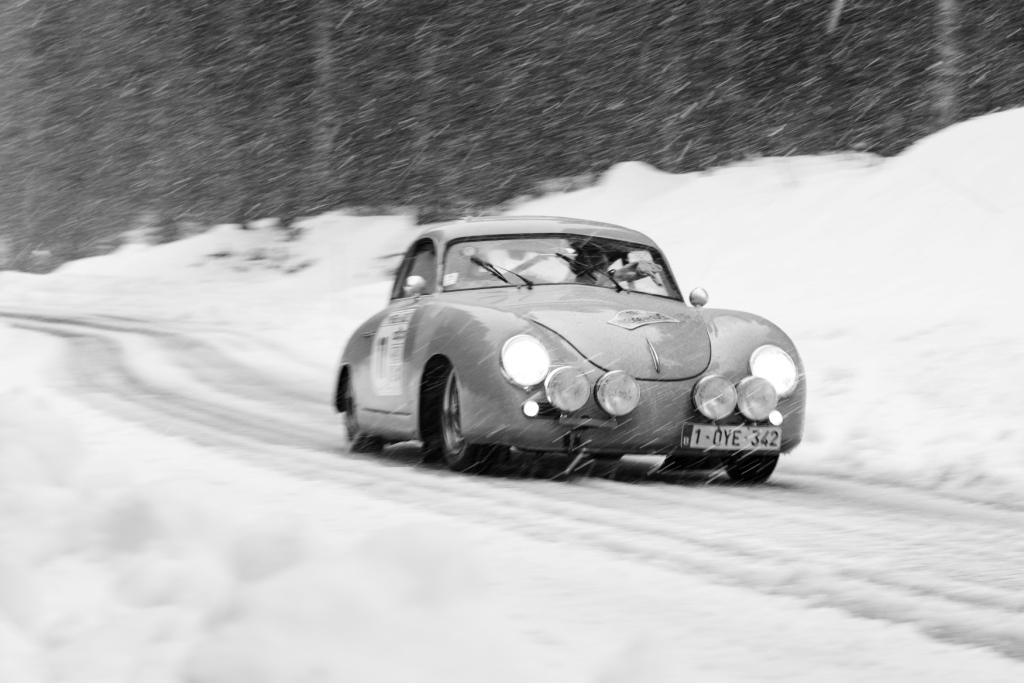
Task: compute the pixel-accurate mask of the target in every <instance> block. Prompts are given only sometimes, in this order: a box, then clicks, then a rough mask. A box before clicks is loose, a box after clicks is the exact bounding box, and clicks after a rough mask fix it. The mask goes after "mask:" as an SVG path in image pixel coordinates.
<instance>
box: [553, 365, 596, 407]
mask: <svg viewBox="0 0 1024 683" xmlns="http://www.w3.org/2000/svg"><path fill="white" fill-rule="evenodd" d="M544 391H545V393H547V396H548V401H549V402H550V403H551V405H553V406H554V407H556V408H558V409H559V410H564V411H566V412H572V411H574V410H579V409H580V408H582V407H583V404H585V403H586V402H587V399H588V398H590V383H589V382H588V381H587V378H586V377H584V376H583V373H582V372H580V371H579V370H577V369H576V368H568V367H562V368H555V369H554V370H552V371H551V374H550V375H548V378H547V379H546V380H544Z"/></svg>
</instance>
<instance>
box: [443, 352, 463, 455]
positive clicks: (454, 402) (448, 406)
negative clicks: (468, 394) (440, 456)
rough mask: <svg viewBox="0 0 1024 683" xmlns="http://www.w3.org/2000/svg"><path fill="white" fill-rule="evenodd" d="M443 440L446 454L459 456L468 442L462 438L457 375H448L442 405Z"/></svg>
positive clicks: (452, 373)
mask: <svg viewBox="0 0 1024 683" xmlns="http://www.w3.org/2000/svg"><path fill="white" fill-rule="evenodd" d="M441 438H442V439H444V450H445V454H446V455H447V454H451V455H457V454H459V453H461V452H462V448H463V446H464V445H465V443H466V441H465V439H464V438H463V437H462V419H461V417H460V405H459V385H458V382H456V381H455V373H454V372H451V373H450V374H449V375H448V381H447V382H446V383H445V386H444V400H443V401H442V403H441Z"/></svg>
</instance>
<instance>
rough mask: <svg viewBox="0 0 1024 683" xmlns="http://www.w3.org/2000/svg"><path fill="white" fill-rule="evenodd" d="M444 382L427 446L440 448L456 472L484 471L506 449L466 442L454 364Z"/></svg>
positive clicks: (498, 458)
mask: <svg viewBox="0 0 1024 683" xmlns="http://www.w3.org/2000/svg"><path fill="white" fill-rule="evenodd" d="M443 386H444V389H443V391H442V394H441V401H440V407H439V409H438V412H437V418H436V419H437V422H436V426H435V429H434V430H433V435H432V436H433V438H432V443H431V444H428V450H431V449H433V450H436V451H439V452H440V455H441V457H443V458H444V461H445V463H447V465H448V467H449V468H451V469H452V470H455V471H456V472H485V471H487V470H488V469H489V468H490V466H491V465H492V464H493V463H494V462H496V461H497V460H500V459H501V457H502V455H504V454H505V453H506V452H507V451H508V449H507V448H504V447H502V446H493V445H488V444H471V443H467V442H466V437H465V435H464V434H463V433H462V402H461V398H460V394H459V380H458V377H457V376H456V374H455V369H454V368H451V367H449V368H448V371H447V374H446V376H445V379H444V385H443Z"/></svg>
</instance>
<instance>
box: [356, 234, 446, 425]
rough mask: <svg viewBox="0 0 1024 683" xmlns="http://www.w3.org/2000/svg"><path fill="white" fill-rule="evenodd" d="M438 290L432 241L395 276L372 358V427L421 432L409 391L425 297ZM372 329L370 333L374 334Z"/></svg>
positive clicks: (413, 252)
mask: <svg viewBox="0 0 1024 683" xmlns="http://www.w3.org/2000/svg"><path fill="white" fill-rule="evenodd" d="M436 291H437V252H436V249H435V246H434V243H433V241H432V240H430V239H422V240H419V241H417V242H416V243H414V244H413V245H412V247H410V248H409V251H408V252H406V254H405V257H404V258H403V259H402V263H401V265H400V266H399V268H398V272H397V273H396V276H395V282H394V285H393V287H392V290H391V301H390V303H389V304H388V306H387V308H386V309H385V310H384V312H383V315H382V316H381V318H380V322H379V323H378V324H377V328H376V330H373V331H372V333H373V339H372V344H371V347H370V357H369V364H368V370H369V373H368V374H369V386H370V392H369V396H368V400H367V401H366V407H367V412H369V413H370V415H367V417H368V424H367V426H368V427H370V426H371V425H372V426H374V427H379V428H380V429H382V430H384V431H386V432H389V433H395V432H394V430H398V431H400V432H402V433H406V432H408V431H409V430H412V431H415V428H416V425H415V420H414V419H413V414H412V411H413V406H414V405H415V401H414V400H413V399H414V397H413V396H411V395H409V392H408V391H407V385H408V379H409V377H411V376H412V374H411V373H413V372H414V370H415V368H414V367H410V365H412V364H414V362H415V353H414V351H415V346H414V341H415V337H416V323H417V319H418V315H417V314H418V313H419V311H420V309H421V307H422V304H423V300H424V298H425V297H432V296H433V295H434V294H435V293H436ZM370 332H371V331H370V330H368V331H367V332H366V334H368V335H369V334H370Z"/></svg>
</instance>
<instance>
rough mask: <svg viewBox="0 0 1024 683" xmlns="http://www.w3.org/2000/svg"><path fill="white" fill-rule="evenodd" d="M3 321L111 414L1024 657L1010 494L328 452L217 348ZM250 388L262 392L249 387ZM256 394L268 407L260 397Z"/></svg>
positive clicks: (119, 330)
mask: <svg viewBox="0 0 1024 683" xmlns="http://www.w3.org/2000/svg"><path fill="white" fill-rule="evenodd" d="M15 324H17V325H19V326H22V327H27V328H30V329H36V330H40V331H46V332H49V333H51V334H58V335H61V336H64V337H65V338H67V339H68V340H69V342H70V349H69V351H70V353H71V354H72V356H71V357H70V358H69V372H70V375H71V377H72V379H73V381H74V382H75V383H76V385H77V386H78V388H79V389H80V390H82V391H84V392H86V393H87V394H88V395H89V396H90V397H92V398H93V399H100V400H101V401H102V403H103V404H104V405H105V406H106V407H107V408H108V409H110V410H112V411H113V412H116V413H119V414H121V415H124V416H126V417H129V418H130V419H133V420H139V421H141V422H143V423H144V424H146V425H147V426H149V427H151V428H155V429H157V430H159V431H162V432H165V433H169V434H172V435H175V436H184V437H185V438H189V439H192V440H195V441H197V442H199V443H201V444H204V445H207V446H212V447H216V448H222V449H229V450H230V451H232V452H235V453H237V454H239V457H242V458H243V459H245V460H247V461H250V462H253V461H255V462H257V463H258V464H261V465H265V466H270V467H273V468H274V469H277V470H279V471H283V472H285V473H287V474H290V475H293V476H303V477H309V478H312V479H316V480H329V481H332V482H335V483H338V484H340V485H343V486H358V487H359V488H360V489H361V490H364V491H367V490H368V491H369V492H371V493H373V494H375V495H380V496H381V497H385V498H388V499H391V500H395V501H397V502H400V503H403V504H408V505H413V506H419V507H426V508H430V509H432V510H436V511H440V512H442V513H445V514H449V515H452V516H456V517H459V518H462V519H467V518H468V519H470V520H473V521H477V522H480V523H484V524H497V525H500V526H502V527H503V528H506V529H509V530H512V531H514V532H518V533H523V534H528V535H530V536H532V537H536V538H541V539H546V540H550V541H552V542H556V543H565V542H571V543H576V544H581V545H587V546H592V547H597V548H599V549H602V550H605V551H608V552H611V553H614V554H616V555H619V556H626V557H629V558H632V559H634V560H636V561H643V562H653V563H656V564H658V565H661V566H663V567H667V568H669V569H672V570H675V571H680V572H684V573H696V574H700V575H704V576H707V577H710V578H712V579H716V580H719V581H723V582H726V583H731V584H735V585H742V586H747V587H750V588H753V589H755V590H759V591H762V592H768V593H777V594H782V595H789V596H795V597H798V598H801V599H803V600H805V601H807V602H809V603H810V604H814V605H819V606H828V607H836V608H840V609H844V610H846V611H848V612H851V613H853V614H856V615H860V616H865V617H871V618H877V619H882V620H886V621H892V622H905V623H912V624H914V625H916V626H917V627H918V628H920V629H921V630H922V631H924V632H926V633H928V634H930V635H932V636H933V637H935V638H938V639H941V640H946V641H951V642H956V643H961V644H967V645H973V646H986V647H991V648H994V649H996V650H997V651H999V652H1001V653H1003V654H1005V655H1007V656H1010V657H1014V658H1017V659H1024V615H1022V614H1021V612H1022V609H1024V605H1022V599H1021V597H1020V596H1021V595H1022V594H1024V590H1022V589H1024V579H1022V577H1021V574H1020V572H1019V571H1018V568H1019V567H1020V566H1021V563H1022V560H1024V541H1021V540H1020V539H1019V538H1018V537H1019V534H1018V533H1017V529H1019V528H1020V523H1019V522H1020V521H1022V518H1021V516H1020V515H1019V514H1018V513H1016V512H1015V511H1012V510H990V509H985V508H981V509H979V508H978V506H973V505H970V504H966V503H961V502H955V501H953V502H951V501H946V500H942V499H941V498H940V497H937V496H930V495H928V494H920V496H918V498H919V500H917V501H916V502H917V503H919V504H917V505H912V504H908V503H906V502H898V503H892V502H890V501H883V500H879V498H880V496H879V495H878V494H877V492H873V491H870V490H863V487H861V488H858V486H857V485H856V484H855V483H850V482H842V483H840V484H839V485H837V484H835V483H834V482H828V481H827V480H817V479H815V478H814V477H808V476H802V477H800V478H798V479H797V482H798V485H787V480H786V478H785V477H784V476H783V477H780V479H779V481H780V482H781V483H780V484H778V485H775V486H767V487H762V488H754V487H733V486H678V485H677V486H668V485H665V484H663V483H643V484H637V485H632V484H620V483H616V482H611V481H604V480H594V479H588V480H584V481H581V482H579V483H578V484H577V485H563V484H553V483H549V482H544V481H537V480H520V479H492V478H486V477H467V476H462V475H450V474H448V473H446V472H443V471H440V470H437V469H430V468H413V467H409V466H408V463H405V464H399V465H396V464H395V461H394V458H393V457H392V458H391V459H389V458H387V457H384V458H367V457H363V456H352V455H349V456H348V457H345V458H334V457H332V458H330V459H328V458H325V457H324V454H330V455H332V456H333V455H336V454H337V453H338V452H339V451H340V450H341V449H340V448H339V447H338V446H337V444H338V442H340V438H341V429H340V420H338V419H337V418H336V416H334V415H333V414H332V413H331V412H330V408H329V406H328V405H326V401H324V404H322V405H319V404H318V405H317V407H316V408H313V407H312V406H313V405H314V404H315V401H314V397H313V394H312V393H311V392H304V391H298V392H295V391H294V390H293V391H291V392H287V393H286V392H283V391H282V389H284V388H285V387H281V386H279V385H278V384H277V383H275V382H274V381H272V380H271V379H270V378H266V377H261V376H260V373H259V372H258V370H257V369H254V368H250V367H246V366H244V365H242V364H239V363H236V362H234V361H232V360H231V359H229V358H227V357H225V356H224V354H223V353H221V352H219V351H218V350H216V349H215V348H213V347H212V346H209V345H204V344H203V343H201V342H197V341H189V342H187V343H186V342H183V341H182V338H181V337H180V336H178V335H174V334H170V333H166V332H157V331H154V330H153V329H146V328H145V327H140V326H138V325H107V324H104V325H96V324H93V323H92V322H81V323H79V322H75V321H70V320H69V321H60V322H57V321H53V320H49V321H47V320H40V319H38V318H37V319H35V320H27V319H24V318H23V319H22V320H21V321H20V322H16V323H15ZM126 334H129V335H140V336H143V337H145V338H146V339H147V341H148V342H149V343H151V344H153V345H155V346H156V347H158V350H159V351H160V352H161V353H162V354H163V357H164V358H166V359H167V360H168V362H169V363H173V364H175V365H177V366H178V368H179V369H184V370H186V371H187V372H189V373H191V374H193V375H194V377H195V379H196V381H197V382H198V383H200V384H202V383H211V382H224V383H227V384H228V385H229V386H231V387H233V388H234V389H235V390H236V391H244V392H245V393H246V395H245V396H244V397H239V400H238V401H225V400H221V397H218V396H217V395H216V394H213V393H211V394H210V395H192V394H190V393H188V391H187V390H183V389H182V386H181V385H180V384H176V383H173V382H172V383H171V384H170V385H168V384H167V383H166V382H164V381H162V380H165V379H166V378H164V377H161V376H159V373H157V375H155V376H148V375H147V374H146V373H145V372H142V371H140V368H138V367H136V365H133V364H132V363H131V362H130V359H129V358H127V356H128V355H130V354H129V353H128V352H127V350H126V349H128V348H130V347H131V344H129V343H128V341H127V339H126V338H125V336H124V335H126ZM243 379H244V381H242V380H243ZM252 386H255V387H260V390H259V391H256V392H253V395H250V394H249V388H250V387H252ZM296 393H298V395H299V396H301V397H302V398H294V399H293V400H292V402H291V403H288V402H287V401H286V402H285V403H286V404H287V407H288V414H287V415H284V414H282V412H281V411H280V410H277V411H275V410H272V409H270V408H272V407H274V406H277V405H278V404H280V403H282V400H281V399H282V397H283V396H294V395H295V394H296ZM254 399H256V400H259V401H268V402H273V405H272V406H268V410H267V411H266V413H264V412H263V411H259V412H254V411H253V410H252V407H251V404H252V403H253V402H254ZM307 410H308V412H306V411H307ZM777 476H779V475H777ZM837 489H838V490H839V492H840V495H835V494H836V492H837ZM938 521H942V522H944V524H945V526H944V527H940V526H938V525H937V524H936V522H938Z"/></svg>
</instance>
